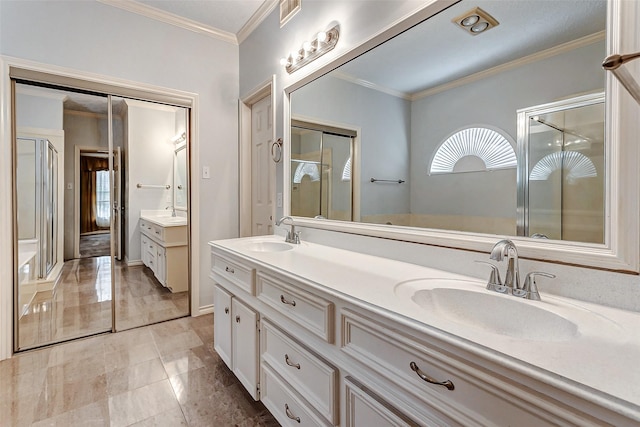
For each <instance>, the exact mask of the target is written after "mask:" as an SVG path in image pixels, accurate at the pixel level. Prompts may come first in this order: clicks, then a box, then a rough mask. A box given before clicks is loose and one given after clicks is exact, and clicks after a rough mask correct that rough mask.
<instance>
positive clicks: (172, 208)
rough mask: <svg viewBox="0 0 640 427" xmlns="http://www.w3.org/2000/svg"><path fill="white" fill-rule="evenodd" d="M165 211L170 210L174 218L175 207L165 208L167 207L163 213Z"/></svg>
mask: <svg viewBox="0 0 640 427" xmlns="http://www.w3.org/2000/svg"><path fill="white" fill-rule="evenodd" d="M167 209H171V216H172V217H174V218H175V216H176V207H175V206H167V207H166V208H165V211H166V210H167Z"/></svg>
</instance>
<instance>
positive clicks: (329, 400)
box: [261, 320, 338, 424]
mask: <svg viewBox="0 0 640 427" xmlns="http://www.w3.org/2000/svg"><path fill="white" fill-rule="evenodd" d="M261 335H262V336H261V345H262V351H261V353H262V361H263V363H264V362H267V363H268V364H269V365H270V366H273V368H274V369H275V370H276V371H277V372H278V373H279V374H280V375H281V376H282V378H283V379H284V380H286V381H287V382H288V383H289V384H291V385H292V386H293V388H294V389H296V390H297V391H298V393H300V394H301V395H302V397H304V398H305V399H306V400H307V401H308V402H309V403H310V404H311V405H312V406H313V407H314V408H315V409H316V410H317V411H318V412H319V413H320V414H321V415H322V416H324V417H325V418H326V419H327V420H329V421H330V422H332V423H333V424H336V423H337V422H338V410H337V403H336V396H337V391H336V387H337V371H336V369H335V368H333V367H332V366H330V365H329V364H328V363H327V362H325V361H324V360H322V359H320V358H319V357H318V356H316V355H315V354H313V353H312V352H310V351H308V350H307V349H306V348H304V347H302V346H301V345H300V344H299V343H297V342H296V341H294V340H293V339H292V338H290V337H289V336H287V335H286V334H284V333H283V332H282V331H280V330H279V329H278V328H277V327H276V326H275V325H273V324H271V323H269V322H268V321H267V320H263V321H262V329H261Z"/></svg>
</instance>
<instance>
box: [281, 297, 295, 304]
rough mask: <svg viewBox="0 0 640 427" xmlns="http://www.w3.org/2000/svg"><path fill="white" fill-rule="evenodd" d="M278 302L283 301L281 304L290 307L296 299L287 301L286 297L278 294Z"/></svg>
mask: <svg viewBox="0 0 640 427" xmlns="http://www.w3.org/2000/svg"><path fill="white" fill-rule="evenodd" d="M280 302H281V303H283V304H289V305H290V306H292V307H295V306H296V301H295V300H291V301H289V300H288V299H286V298H285V297H284V295H280Z"/></svg>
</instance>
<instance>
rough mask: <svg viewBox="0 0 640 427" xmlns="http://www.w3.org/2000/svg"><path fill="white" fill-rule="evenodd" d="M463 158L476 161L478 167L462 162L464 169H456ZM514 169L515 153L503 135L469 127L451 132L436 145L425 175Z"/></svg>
mask: <svg viewBox="0 0 640 427" xmlns="http://www.w3.org/2000/svg"><path fill="white" fill-rule="evenodd" d="M467 158H476V159H479V160H481V161H482V164H479V162H471V163H470V162H465V166H464V167H460V165H458V167H456V165H457V164H458V162H459V161H460V160H462V159H465V160H467ZM516 166H517V160H516V153H515V151H514V149H513V146H512V145H511V143H510V142H509V141H508V140H507V137H506V135H505V134H504V132H498V131H496V130H493V129H489V128H485V127H470V128H466V129H462V130H460V131H458V132H456V133H454V134H453V135H451V136H450V137H449V138H447V139H446V140H445V141H444V142H443V143H442V144H440V147H438V150H437V151H436V153H435V155H434V156H433V160H432V161H431V167H430V168H429V173H430V174H438V173H456V172H476V171H485V170H494V169H508V168H515V167H516Z"/></svg>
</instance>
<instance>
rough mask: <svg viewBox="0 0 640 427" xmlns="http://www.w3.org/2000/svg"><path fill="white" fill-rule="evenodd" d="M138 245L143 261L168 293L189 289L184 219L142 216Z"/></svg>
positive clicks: (187, 252)
mask: <svg viewBox="0 0 640 427" xmlns="http://www.w3.org/2000/svg"><path fill="white" fill-rule="evenodd" d="M140 248H141V251H142V263H143V264H144V265H145V266H147V267H149V268H150V269H151V271H153V274H154V276H155V277H156V279H158V281H159V282H160V283H161V284H162V286H164V287H165V288H167V289H169V290H170V291H171V292H184V291H187V290H188V289H189V282H188V277H189V274H188V269H189V248H188V231H187V219H186V218H183V217H171V216H157V215H141V216H140Z"/></svg>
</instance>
